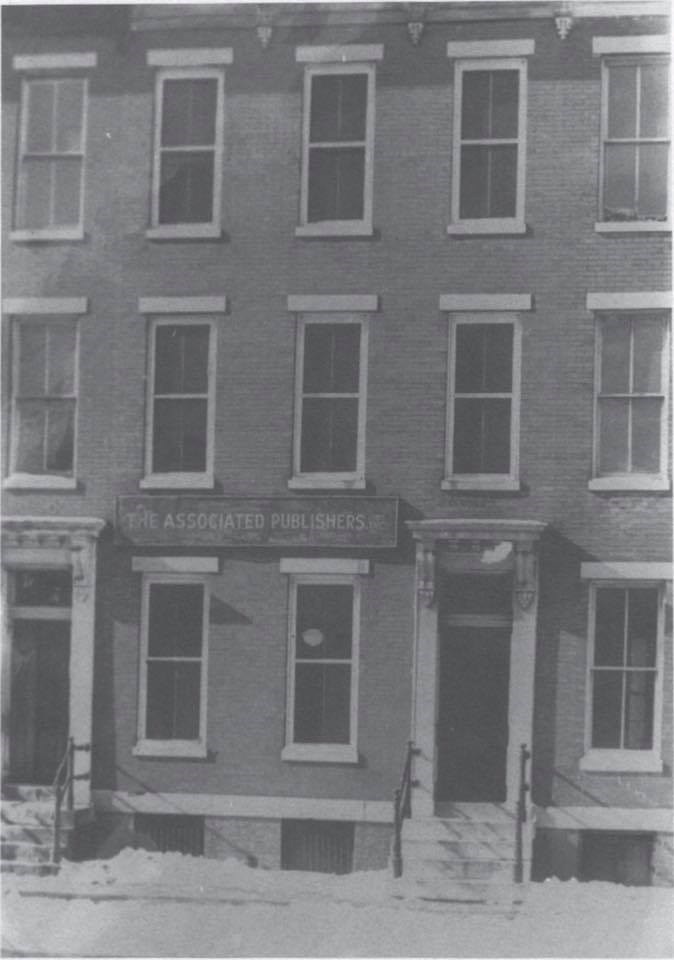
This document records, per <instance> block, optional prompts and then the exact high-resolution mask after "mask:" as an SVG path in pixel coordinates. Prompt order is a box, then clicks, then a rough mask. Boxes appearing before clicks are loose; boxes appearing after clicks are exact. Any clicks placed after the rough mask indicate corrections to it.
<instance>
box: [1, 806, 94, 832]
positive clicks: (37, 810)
mask: <svg viewBox="0 0 674 960" xmlns="http://www.w3.org/2000/svg"><path fill="white" fill-rule="evenodd" d="M76 813H77V811H72V812H69V811H67V810H62V811H61V826H62V827H63V829H70V828H72V826H73V825H74V822H75V816H76ZM0 818H1V819H2V823H3V824H16V825H29V824H30V825H32V826H37V827H39V826H49V825H50V824H53V822H54V804H53V802H52V803H50V802H48V801H46V800H40V801H37V800H36V801H34V802H33V801H28V800H3V801H2V804H1V806H0Z"/></svg>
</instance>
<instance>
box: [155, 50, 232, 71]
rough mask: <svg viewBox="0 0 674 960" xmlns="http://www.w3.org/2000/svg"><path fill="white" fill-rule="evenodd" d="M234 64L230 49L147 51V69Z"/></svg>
mask: <svg viewBox="0 0 674 960" xmlns="http://www.w3.org/2000/svg"><path fill="white" fill-rule="evenodd" d="M233 62H234V53H233V51H232V48H231V47H192V48H189V49H188V48H180V49H176V50H148V51H147V65H148V67H206V66H212V65H214V64H223V63H224V64H230V63H233Z"/></svg>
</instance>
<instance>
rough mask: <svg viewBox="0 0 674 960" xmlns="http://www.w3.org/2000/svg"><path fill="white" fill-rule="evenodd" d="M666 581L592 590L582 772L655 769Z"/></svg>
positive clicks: (657, 763) (608, 584) (657, 762)
mask: <svg viewBox="0 0 674 960" xmlns="http://www.w3.org/2000/svg"><path fill="white" fill-rule="evenodd" d="M664 600H665V590H664V585H663V584H656V583H645V582H642V583H640V582H622V583H621V582H618V581H616V582H611V581H606V582H600V583H593V584H591V586H590V629H589V633H590V645H589V662H588V670H589V676H588V705H587V733H586V752H585V756H584V757H583V760H582V761H581V767H582V768H584V769H607V770H608V769H615V770H620V769H624V770H644V771H646V770H652V771H655V770H658V769H661V766H662V761H661V758H660V755H659V753H660V713H661V688H662V646H663V631H664Z"/></svg>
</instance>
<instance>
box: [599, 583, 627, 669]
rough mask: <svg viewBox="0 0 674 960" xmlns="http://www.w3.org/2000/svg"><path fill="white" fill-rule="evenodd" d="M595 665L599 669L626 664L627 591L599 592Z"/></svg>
mask: <svg viewBox="0 0 674 960" xmlns="http://www.w3.org/2000/svg"><path fill="white" fill-rule="evenodd" d="M596 596H597V600H596V612H595V633H594V663H595V666H597V667H622V666H623V664H624V662H625V659H624V657H625V591H624V590H619V589H615V590H614V589H611V588H605V589H604V588H602V589H601V590H597V594H596Z"/></svg>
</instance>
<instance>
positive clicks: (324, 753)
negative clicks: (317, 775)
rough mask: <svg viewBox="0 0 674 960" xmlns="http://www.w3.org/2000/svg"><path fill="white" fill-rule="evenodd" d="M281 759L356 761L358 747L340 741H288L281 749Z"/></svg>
mask: <svg viewBox="0 0 674 960" xmlns="http://www.w3.org/2000/svg"><path fill="white" fill-rule="evenodd" d="M281 760H299V761H304V762H306V763H358V749H357V748H356V747H354V746H352V745H351V744H341V743H289V744H286V746H285V747H284V748H283V750H282V751H281Z"/></svg>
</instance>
